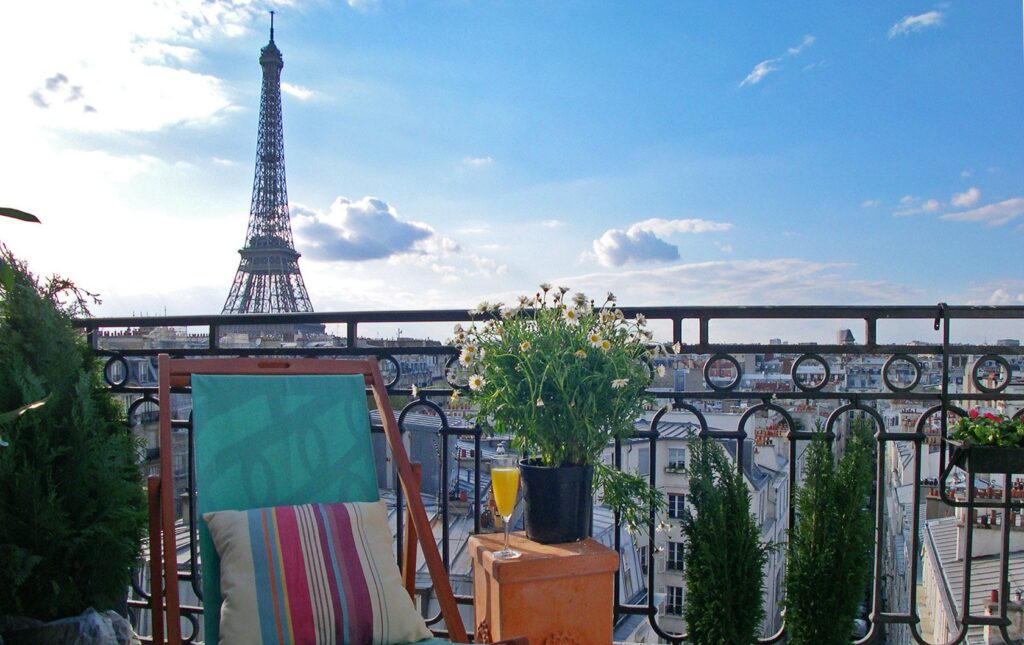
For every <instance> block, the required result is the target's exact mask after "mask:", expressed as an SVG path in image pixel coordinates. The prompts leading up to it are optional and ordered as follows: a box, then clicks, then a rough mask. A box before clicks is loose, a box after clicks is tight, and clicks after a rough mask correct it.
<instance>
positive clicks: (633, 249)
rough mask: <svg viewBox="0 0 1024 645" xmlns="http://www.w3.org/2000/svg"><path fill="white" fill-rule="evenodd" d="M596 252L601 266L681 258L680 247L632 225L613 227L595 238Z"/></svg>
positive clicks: (669, 260) (667, 260) (668, 260)
mask: <svg viewBox="0 0 1024 645" xmlns="http://www.w3.org/2000/svg"><path fill="white" fill-rule="evenodd" d="M594 254H595V255H596V256H597V261H598V263H600V264H601V266H606V267H617V266H622V265H623V264H626V263H629V262H644V261H653V262H671V261H672V260H678V259H679V247H677V246H675V245H674V244H669V243H668V242H666V241H664V240H662V239H661V238H659V237H658V236H657V235H655V234H654V233H653V232H651V231H645V230H643V229H637V228H634V227H630V229H629V230H628V231H621V230H618V229H611V230H608V231H605V233H604V235H602V236H601V237H600V238H598V239H596V240H594Z"/></svg>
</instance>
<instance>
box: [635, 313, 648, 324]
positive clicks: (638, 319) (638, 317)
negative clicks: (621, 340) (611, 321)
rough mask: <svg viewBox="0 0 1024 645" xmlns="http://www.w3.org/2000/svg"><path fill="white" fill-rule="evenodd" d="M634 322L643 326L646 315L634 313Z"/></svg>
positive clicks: (645, 322) (645, 321)
mask: <svg viewBox="0 0 1024 645" xmlns="http://www.w3.org/2000/svg"><path fill="white" fill-rule="evenodd" d="M636 324H638V325H640V326H641V327H643V326H644V325H646V324H647V317H646V316H644V315H643V314H637V315H636Z"/></svg>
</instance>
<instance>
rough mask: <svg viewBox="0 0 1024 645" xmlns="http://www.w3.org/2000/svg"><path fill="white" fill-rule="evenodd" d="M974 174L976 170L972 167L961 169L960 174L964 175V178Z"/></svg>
mask: <svg viewBox="0 0 1024 645" xmlns="http://www.w3.org/2000/svg"><path fill="white" fill-rule="evenodd" d="M973 174H974V171H973V170H971V169H970V168H968V169H967V170H961V171H960V176H961V177H963V178H964V179H967V178H968V177H970V176H971V175H973Z"/></svg>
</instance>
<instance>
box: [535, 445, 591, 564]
mask: <svg viewBox="0 0 1024 645" xmlns="http://www.w3.org/2000/svg"><path fill="white" fill-rule="evenodd" d="M519 471H520V473H521V475H522V481H523V500H524V504H525V507H524V516H525V518H526V537H528V538H530V539H531V540H533V541H534V542H540V543H541V544H558V543H560V542H576V541H578V540H582V539H584V538H587V537H590V518H591V514H592V513H593V506H594V493H593V483H594V466H592V465H588V466H561V467H558V468H549V467H547V466H540V465H537V464H536V463H535V462H534V461H533V460H528V459H523V460H522V461H520V462H519Z"/></svg>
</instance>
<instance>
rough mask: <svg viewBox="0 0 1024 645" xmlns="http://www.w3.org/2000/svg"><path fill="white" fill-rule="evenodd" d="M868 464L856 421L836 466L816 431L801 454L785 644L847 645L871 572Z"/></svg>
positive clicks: (869, 453) (864, 430) (870, 456)
mask: <svg viewBox="0 0 1024 645" xmlns="http://www.w3.org/2000/svg"><path fill="white" fill-rule="evenodd" d="M818 429H819V430H820V429H821V428H820V426H819V428H818ZM873 464H874V451H873V439H872V437H871V434H870V430H869V428H868V426H867V425H866V424H864V423H863V422H861V421H859V420H858V421H856V422H855V423H854V430H853V432H852V433H851V434H850V438H849V439H848V441H847V442H846V450H845V452H844V453H843V455H842V457H840V458H839V460H838V462H837V461H836V460H835V459H834V457H833V455H832V451H831V450H830V448H829V445H828V442H827V441H826V440H825V438H824V435H823V433H822V434H819V435H818V436H816V437H815V438H814V439H813V440H812V441H811V445H810V447H808V449H807V466H806V470H805V479H804V483H803V486H802V487H801V488H800V490H799V491H797V494H796V514H797V519H796V523H795V525H794V526H793V527H792V528H791V529H790V532H789V541H790V562H789V570H788V572H787V575H786V601H785V604H786V633H787V634H789V638H790V640H789V642H790V643H794V644H795V645H812V644H813V645H841V644H842V645H845V644H847V643H849V642H850V639H851V633H852V631H853V621H854V619H855V618H856V617H857V607H858V605H859V604H860V602H861V601H862V600H863V599H864V590H865V587H866V585H867V582H868V578H869V575H870V569H871V546H872V543H873V528H874V519H873V516H872V513H871V510H870V509H868V508H867V507H866V506H867V503H868V496H869V495H870V494H871V485H872V467H873Z"/></svg>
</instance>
